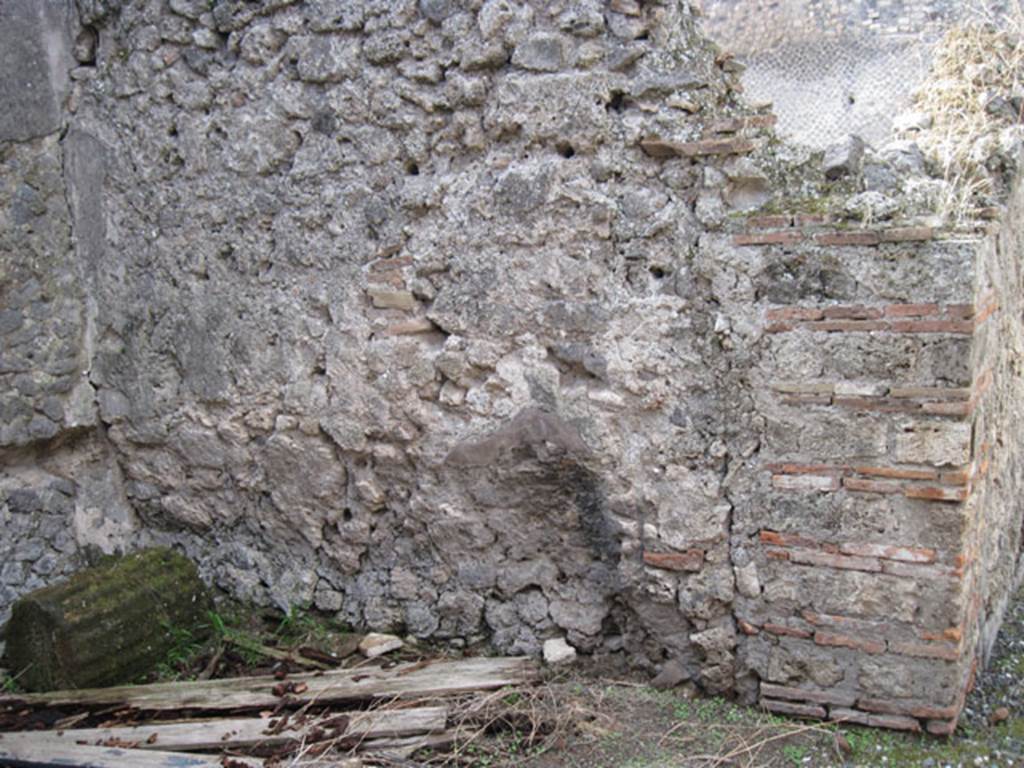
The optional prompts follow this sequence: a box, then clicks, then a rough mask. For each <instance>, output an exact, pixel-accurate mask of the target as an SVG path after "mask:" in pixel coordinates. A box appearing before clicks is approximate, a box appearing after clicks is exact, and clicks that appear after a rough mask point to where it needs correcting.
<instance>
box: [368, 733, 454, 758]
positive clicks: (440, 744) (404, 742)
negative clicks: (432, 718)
mask: <svg viewBox="0 0 1024 768" xmlns="http://www.w3.org/2000/svg"><path fill="white" fill-rule="evenodd" d="M455 739H456V734H455V731H443V732H442V733H431V734H428V735H426V736H407V737H405V738H396V739H374V740H372V741H365V742H363V743H362V744H361V745H360V746H359V751H360V752H366V753H367V754H371V755H372V754H377V755H381V756H383V757H399V758H402V759H409V758H410V757H412V756H413V755H414V754H416V753H417V752H419V751H420V750H421V749H427V748H428V747H429V748H430V749H446V748H447V747H450V746H451V745H452V744H453V743H455Z"/></svg>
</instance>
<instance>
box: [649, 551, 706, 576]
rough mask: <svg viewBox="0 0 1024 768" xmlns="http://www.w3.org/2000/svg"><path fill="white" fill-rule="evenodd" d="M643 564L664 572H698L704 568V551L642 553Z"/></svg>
mask: <svg viewBox="0 0 1024 768" xmlns="http://www.w3.org/2000/svg"><path fill="white" fill-rule="evenodd" d="M644 564H645V565H649V566H651V567H652V568H660V569H661V570H664V571H689V572H695V571H699V570H700V569H701V568H702V567H703V566H704V551H703V550H701V549H691V550H689V551H687V552H644Z"/></svg>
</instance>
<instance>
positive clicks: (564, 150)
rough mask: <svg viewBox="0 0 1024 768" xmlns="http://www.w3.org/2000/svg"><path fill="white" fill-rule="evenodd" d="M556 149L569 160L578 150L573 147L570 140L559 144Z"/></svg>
mask: <svg viewBox="0 0 1024 768" xmlns="http://www.w3.org/2000/svg"><path fill="white" fill-rule="evenodd" d="M555 149H557V150H558V154H560V155H561V156H562V157H564V158H565V159H566V160H568V159H569V158H570V157H575V155H576V150H575V149H573V148H572V144H569V143H568V142H562V143H560V144H558V145H557V146H556V147H555Z"/></svg>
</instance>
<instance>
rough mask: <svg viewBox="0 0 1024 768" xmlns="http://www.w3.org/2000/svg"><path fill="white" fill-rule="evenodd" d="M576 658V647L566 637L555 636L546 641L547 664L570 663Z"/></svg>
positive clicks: (545, 660)
mask: <svg viewBox="0 0 1024 768" xmlns="http://www.w3.org/2000/svg"><path fill="white" fill-rule="evenodd" d="M575 659H576V649H575V648H573V647H572V646H571V645H569V644H568V643H567V642H565V639H564V638H561V637H553V638H551V639H550V640H545V641H544V662H545V663H546V664H568V663H570V662H572V661H574V660H575Z"/></svg>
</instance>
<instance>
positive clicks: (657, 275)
mask: <svg viewBox="0 0 1024 768" xmlns="http://www.w3.org/2000/svg"><path fill="white" fill-rule="evenodd" d="M648 271H649V272H650V273H651V277H653V278H654V279H655V280H662V279H664V278H665V277H668V272H667V271H665V269H663V268H662V267H651V268H650V270H648Z"/></svg>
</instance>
